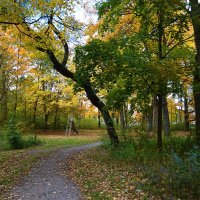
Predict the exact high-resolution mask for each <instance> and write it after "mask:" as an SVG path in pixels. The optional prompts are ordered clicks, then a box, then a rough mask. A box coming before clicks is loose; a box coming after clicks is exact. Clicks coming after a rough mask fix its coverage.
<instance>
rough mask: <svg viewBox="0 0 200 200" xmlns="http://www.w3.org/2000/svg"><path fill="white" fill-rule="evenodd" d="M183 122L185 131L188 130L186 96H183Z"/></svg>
mask: <svg viewBox="0 0 200 200" xmlns="http://www.w3.org/2000/svg"><path fill="white" fill-rule="evenodd" d="M184 124H185V131H189V129H190V122H189V112H188V98H187V97H186V96H184Z"/></svg>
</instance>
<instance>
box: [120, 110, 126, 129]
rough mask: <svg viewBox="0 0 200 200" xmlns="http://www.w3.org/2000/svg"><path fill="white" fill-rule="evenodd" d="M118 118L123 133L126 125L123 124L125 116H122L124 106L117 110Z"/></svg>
mask: <svg viewBox="0 0 200 200" xmlns="http://www.w3.org/2000/svg"><path fill="white" fill-rule="evenodd" d="M119 116H120V129H121V131H122V132H123V131H124V130H125V127H126V124H125V116H124V106H122V107H121V108H120V110H119Z"/></svg>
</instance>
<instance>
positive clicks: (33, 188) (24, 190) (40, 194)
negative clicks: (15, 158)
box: [6, 142, 102, 200]
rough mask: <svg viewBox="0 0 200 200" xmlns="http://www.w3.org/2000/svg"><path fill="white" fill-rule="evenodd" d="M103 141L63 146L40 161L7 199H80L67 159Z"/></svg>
mask: <svg viewBox="0 0 200 200" xmlns="http://www.w3.org/2000/svg"><path fill="white" fill-rule="evenodd" d="M101 144H102V143H101V142H96V143H93V144H88V145H84V146H80V147H72V148H63V149H60V150H58V151H56V152H54V153H53V154H52V155H50V156H48V157H47V158H46V159H43V160H41V161H40V163H38V164H37V165H36V166H35V167H34V168H33V169H32V171H31V172H30V173H29V175H28V176H26V177H24V178H22V180H21V182H20V183H19V184H18V185H17V186H16V187H15V188H13V189H12V191H11V193H10V195H9V196H8V197H7V198H6V199H14V200H67V199H69V200H80V199H81V192H80V189H79V188H78V187H77V186H76V185H75V184H74V183H73V182H72V180H70V179H69V178H68V177H67V176H64V175H62V174H61V172H62V171H63V169H67V163H66V159H67V158H68V157H69V156H70V155H72V154H74V153H78V152H80V151H83V150H86V149H89V148H93V147H96V146H99V145H101ZM65 171H66V170H65Z"/></svg>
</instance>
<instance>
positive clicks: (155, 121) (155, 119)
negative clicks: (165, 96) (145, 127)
mask: <svg viewBox="0 0 200 200" xmlns="http://www.w3.org/2000/svg"><path fill="white" fill-rule="evenodd" d="M152 106H153V131H154V132H156V131H157V129H158V128H157V127H158V126H157V125H158V100H157V97H156V95H154V97H153V100H152Z"/></svg>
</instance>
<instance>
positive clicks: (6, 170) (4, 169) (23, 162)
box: [0, 150, 46, 199]
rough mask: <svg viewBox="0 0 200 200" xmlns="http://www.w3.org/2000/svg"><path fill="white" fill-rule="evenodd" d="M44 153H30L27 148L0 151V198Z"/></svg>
mask: <svg viewBox="0 0 200 200" xmlns="http://www.w3.org/2000/svg"><path fill="white" fill-rule="evenodd" d="M45 155H46V153H45V152H37V153H36V152H34V153H31V152H30V151H29V150H13V151H5V152H0V166H1V167H0V199H3V195H4V194H5V193H6V192H7V191H8V190H9V189H10V188H11V187H12V186H13V185H15V184H16V183H17V182H18V181H19V179H20V178H21V177H22V176H24V175H26V174H27V173H28V172H29V170H30V168H31V167H32V166H33V165H34V164H35V163H36V162H37V161H38V160H39V159H40V158H42V157H44V156H45Z"/></svg>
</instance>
